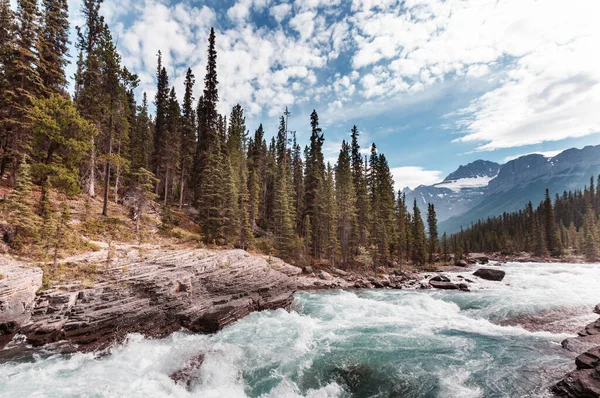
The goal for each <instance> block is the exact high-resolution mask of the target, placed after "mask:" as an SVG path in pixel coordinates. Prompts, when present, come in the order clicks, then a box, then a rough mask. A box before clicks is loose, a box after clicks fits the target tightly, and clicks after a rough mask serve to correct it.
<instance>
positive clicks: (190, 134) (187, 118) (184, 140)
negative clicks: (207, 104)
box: [179, 68, 196, 210]
mask: <svg viewBox="0 0 600 398" xmlns="http://www.w3.org/2000/svg"><path fill="white" fill-rule="evenodd" d="M195 83H196V79H195V76H194V74H193V73H192V70H191V69H189V68H188V70H187V72H186V74H185V83H184V85H185V93H184V95H183V115H182V118H181V126H180V132H181V136H180V139H179V143H180V149H179V157H180V159H179V168H180V176H179V210H181V209H182V208H183V204H184V202H185V197H186V193H187V189H188V184H189V183H190V182H191V181H190V180H191V177H190V174H191V171H192V167H193V162H194V148H196V113H195V112H194V95H193V90H194V84H195Z"/></svg>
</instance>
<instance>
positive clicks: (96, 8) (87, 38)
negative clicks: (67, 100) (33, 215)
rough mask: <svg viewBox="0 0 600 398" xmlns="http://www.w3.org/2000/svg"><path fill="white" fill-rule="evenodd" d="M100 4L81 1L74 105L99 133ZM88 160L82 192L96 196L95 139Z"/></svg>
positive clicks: (103, 107)
mask: <svg viewBox="0 0 600 398" xmlns="http://www.w3.org/2000/svg"><path fill="white" fill-rule="evenodd" d="M101 3H102V0H83V6H82V10H81V11H82V14H83V17H84V19H85V25H84V27H83V28H82V27H80V26H77V28H76V29H77V44H76V48H77V49H78V50H79V60H78V65H77V74H76V75H75V100H76V101H75V102H76V104H77V109H78V110H79V113H80V114H81V115H82V116H83V117H84V118H85V119H87V120H88V121H90V122H91V123H93V124H94V125H95V127H96V128H97V129H98V131H101V130H102V127H103V121H104V116H105V114H106V95H105V91H104V87H103V86H102V62H101V51H102V46H101V43H102V34H103V30H104V22H103V18H102V17H101V16H100V4H101ZM90 144H91V145H90V147H91V148H92V149H91V150H90V152H89V160H88V164H87V170H86V175H85V180H86V187H85V191H86V192H87V194H88V195H89V196H92V197H93V196H95V186H96V185H95V183H96V137H95V136H93V137H91V139H90Z"/></svg>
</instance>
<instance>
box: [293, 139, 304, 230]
mask: <svg viewBox="0 0 600 398" xmlns="http://www.w3.org/2000/svg"><path fill="white" fill-rule="evenodd" d="M303 173H304V165H303V162H302V150H301V149H300V145H299V144H298V142H297V141H296V133H295V132H293V138H292V174H293V185H294V201H293V204H294V210H295V216H294V220H295V221H294V224H295V229H296V234H297V235H298V236H301V235H302V223H303V221H304V220H303V212H304V175H303Z"/></svg>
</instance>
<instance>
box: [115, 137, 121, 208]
mask: <svg viewBox="0 0 600 398" xmlns="http://www.w3.org/2000/svg"><path fill="white" fill-rule="evenodd" d="M118 148H119V149H118V150H117V156H118V157H119V161H118V162H117V171H116V174H115V203H118V202H119V177H121V161H120V160H121V140H120V139H119V146H118Z"/></svg>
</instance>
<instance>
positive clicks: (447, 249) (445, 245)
mask: <svg viewBox="0 0 600 398" xmlns="http://www.w3.org/2000/svg"><path fill="white" fill-rule="evenodd" d="M441 246H442V247H441V249H442V254H443V256H444V262H445V263H447V262H448V253H449V252H450V247H449V244H448V235H446V233H445V232H444V233H443V234H442V245H441Z"/></svg>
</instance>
